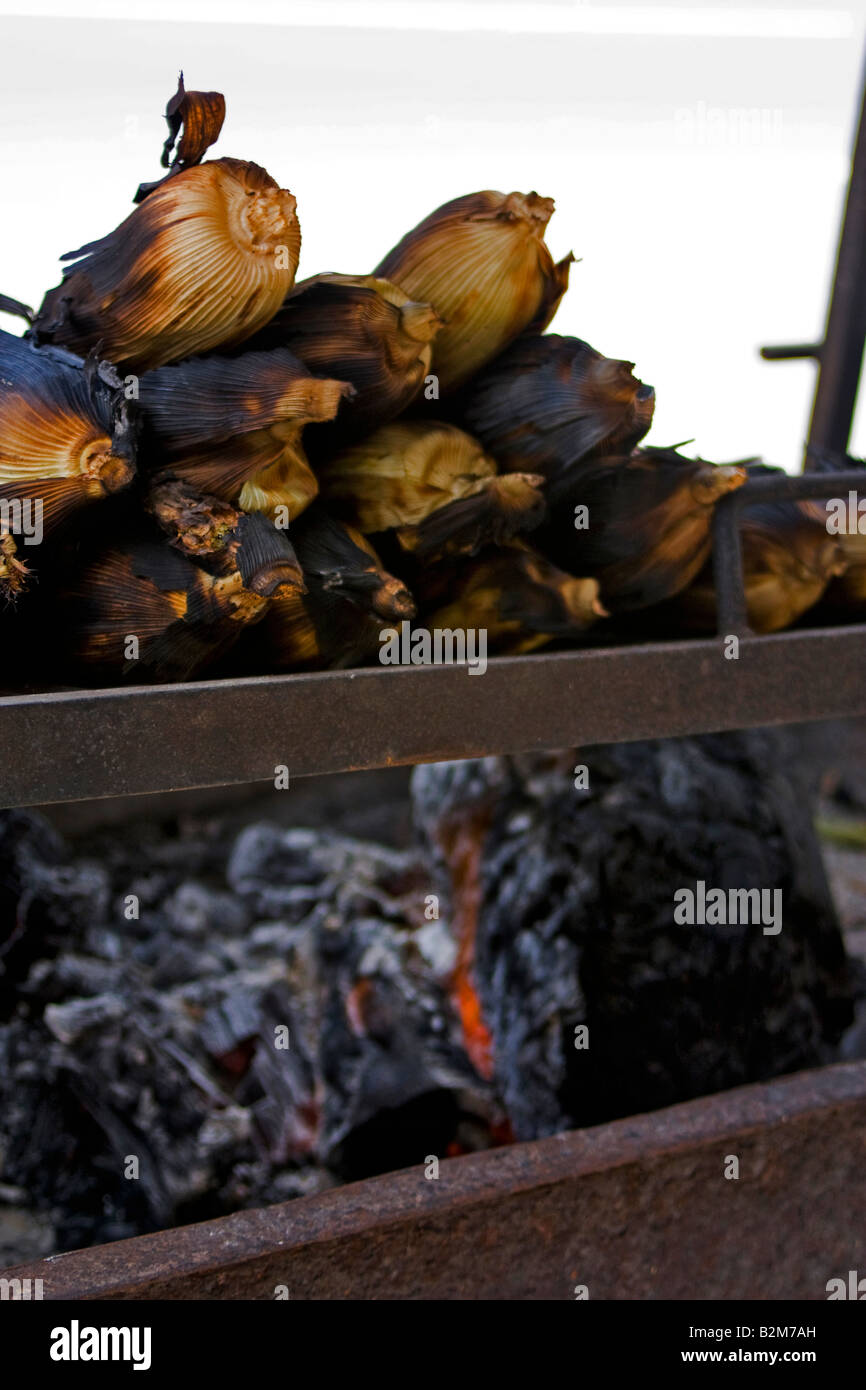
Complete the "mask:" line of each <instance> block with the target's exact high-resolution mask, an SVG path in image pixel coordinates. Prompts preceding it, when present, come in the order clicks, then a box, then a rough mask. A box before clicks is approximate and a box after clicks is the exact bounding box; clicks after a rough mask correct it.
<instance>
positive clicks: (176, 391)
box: [140, 349, 354, 521]
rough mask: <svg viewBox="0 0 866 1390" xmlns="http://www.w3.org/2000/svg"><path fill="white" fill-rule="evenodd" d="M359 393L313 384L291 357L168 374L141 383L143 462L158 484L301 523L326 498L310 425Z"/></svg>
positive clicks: (197, 363) (170, 369)
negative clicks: (311, 449) (306, 440)
mask: <svg viewBox="0 0 866 1390" xmlns="http://www.w3.org/2000/svg"><path fill="white" fill-rule="evenodd" d="M353 389H354V388H353V387H352V386H351V385H350V384H349V383H348V382H344V381H332V380H329V379H326V378H322V377H315V376H311V375H310V374H309V372H308V370H307V368H306V367H305V366H304V365H303V364H302V363H301V362H299V361H298V360H297V358H296V357H294V356H293V355H292V353H290V352H288V351H287V350H286V349H276V350H274V351H271V352H251V353H244V354H243V355H242V356H240V357H237V358H222V357H199V358H191V359H190V360H189V361H187V362H181V363H179V364H178V365H177V366H167V367H162V368H160V369H159V370H157V371H153V372H148V373H146V374H145V375H144V376H143V377H142V378H141V383H140V404H141V410H142V415H143V421H144V438H143V447H144V456H145V458H146V461H147V462H148V464H149V466H150V467H151V469H153V470H154V472H155V477H156V479H157V481H166V480H168V479H172V478H174V479H180V480H183V481H185V482H188V483H189V484H191V485H192V486H193V487H194V488H197V489H198V490H199V491H201V492H205V493H210V494H213V495H214V496H215V497H219V498H221V499H222V500H223V501H226V502H230V503H233V504H236V505H238V506H239V507H240V508H241V509H242V510H243V511H249V512H253V511H257V512H259V511H260V512H265V513H266V514H267V515H269V516H271V517H272V518H273V519H275V520H277V521H281V520H285V521H288V520H294V518H295V517H296V516H298V515H299V514H300V512H302V511H303V509H304V507H306V506H307V505H308V504H309V502H311V501H312V499H313V498H314V497H315V496H316V493H317V491H318V483H317V481H316V478H315V476H314V474H313V472H312V470H311V468H310V466H309V462H308V460H307V457H306V454H305V452H304V447H303V443H302V432H303V430H304V427H305V426H306V425H308V424H311V423H312V422H314V421H322V420H330V419H332V418H333V417H334V415H335V414H336V412H337V409H338V407H339V405H340V402H341V401H342V400H343V399H344V398H345V397H347V396H350V395H351V394H352V392H353ZM282 508H285V509H286V511H285V516H282V515H281V511H280V509H282Z"/></svg>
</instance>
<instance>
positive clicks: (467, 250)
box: [374, 190, 570, 391]
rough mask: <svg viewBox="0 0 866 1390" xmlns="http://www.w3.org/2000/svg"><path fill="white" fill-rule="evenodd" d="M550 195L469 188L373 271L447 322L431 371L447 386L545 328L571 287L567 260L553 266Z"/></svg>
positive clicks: (427, 219)
mask: <svg viewBox="0 0 866 1390" xmlns="http://www.w3.org/2000/svg"><path fill="white" fill-rule="evenodd" d="M553 210H554V203H553V199H552V198H541V197H539V195H538V194H537V193H496V192H493V191H491V190H487V191H485V192H483V193H469V194H467V195H466V196H465V197H462V198H455V199H454V200H453V201H452V202H450V203H445V204H444V205H443V206H442V207H440V208H438V209H437V210H436V212H433V213H431V214H430V216H429V217H425V218H424V220H423V222H419V224H418V226H417V227H415V228H413V230H412V231H411V232H408V233H407V235H406V236H404V237H403V240H402V241H400V242H399V243H398V244H397V245H396V246H395V247H394V249H393V250H392V251H389V252H388V255H387V256H386V257H385V259H384V260H383V261H381V262H380V264H379V265H378V266H377V268H376V270H375V272H374V274H376V275H383V276H385V277H386V278H387V279H389V280H393V281H394V283H395V284H396V285H399V286H400V288H401V290H404V291H405V293H406V294H408V295H411V296H412V298H413V299H416V300H422V301H424V302H426V303H429V304H432V305H433V308H434V309H435V310H436V312H437V314H440V315H441V317H442V318H443V319H444V320H445V327H444V328H443V329H442V330H441V332H440V333H439V334H438V336H437V338H436V341H435V343H434V347H433V372H434V374H435V375H436V376H437V377H438V381H439V387H440V389H441V390H442V391H452V390H454V388H455V387H457V386H460V385H462V383H463V382H465V381H467V380H468V379H469V377H471V376H473V375H474V374H475V373H476V372H477V371H479V370H480V369H481V368H482V367H483V366H485V365H486V363H488V362H490V361H491V360H492V359H493V358H494V357H496V356H497V355H498V354H499V353H500V352H502V350H503V349H504V348H506V347H507V346H508V344H509V343H510V342H512V341H513V340H514V339H515V338H516V337H517V336H518V334H519V333H522V332H524V330H525V329H526V328H528V327H529V325H530V324H532V323H534V322H541V323H544V325H545V326H546V325H547V323H549V322H550V319H551V318H552V317H553V313H554V312H555V311H556V307H557V305H558V303H559V300H560V299H561V298H562V295H563V294H564V293H565V287H566V285H567V284H568V267H569V265H570V258H566V260H565V261H561V262H560V263H559V265H558V266H557V265H554V261H553V257H552V256H551V254H550V252H549V250H548V249H547V245H546V244H545V241H544V233H545V229H546V227H547V224H548V222H549V221H550V218H551V217H552V215H553Z"/></svg>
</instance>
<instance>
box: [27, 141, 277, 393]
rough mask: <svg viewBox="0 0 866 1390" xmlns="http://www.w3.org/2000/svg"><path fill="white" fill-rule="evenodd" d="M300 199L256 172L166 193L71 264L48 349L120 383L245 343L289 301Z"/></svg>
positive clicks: (222, 173)
mask: <svg viewBox="0 0 866 1390" xmlns="http://www.w3.org/2000/svg"><path fill="white" fill-rule="evenodd" d="M300 246H301V233H300V228H299V225H298V219H297V216H296V214H295V199H294V197H293V196H292V194H291V193H289V192H288V190H287V189H284V188H280V187H279V186H278V185H277V184H276V183H275V182H274V180H273V179H272V178H271V176H270V174H268V173H267V172H266V171H265V170H264V169H262V168H260V167H259V165H258V164H250V163H246V162H245V161H243V160H240V159H217V160H212V161H209V162H207V163H205V164H198V165H195V166H194V167H192V168H188V169H182V170H181V171H180V172H179V173H177V174H173V175H172V176H171V177H170V178H168V179H166V180H164V181H163V182H161V183H160V184H159V185H158V186H157V187H156V188H154V189H153V191H152V192H150V193H148V195H147V196H146V197H145V199H144V201H143V202H142V203H141V204H140V205H139V206H138V207H137V208H136V209H135V210H134V212H132V213H130V215H129V217H127V218H126V220H125V221H124V222H121V224H120V226H119V227H117V228H116V230H115V231H113V232H111V233H109V235H108V236H106V237H103V238H102V240H100V241H93V242H91V243H90V244H89V245H87V246H82V247H81V248H80V249H79V250H78V251H70V252H68V253H67V254H66V255H65V256H63V257H62V259H63V260H64V261H68V262H70V263H71V264H70V265H69V266H68V268H67V270H66V271H65V273H64V277H63V280H62V282H61V284H59V285H58V286H57V287H56V288H55V289H53V290H50V291H49V292H48V294H47V295H46V296H45V299H44V300H43V302H42V307H41V308H40V310H39V313H38V315H37V316H36V319H35V322H34V332H35V333H36V334H37V336H38V339H39V341H40V342H50V343H58V344H60V345H61V346H63V347H67V348H70V349H72V350H73V351H74V352H79V353H86V352H89V351H90V350H91V349H92V348H93V347H94V346H95V345H96V344H97V343H100V344H101V352H102V353H103V354H104V355H105V356H106V357H108V358H109V359H110V360H111V361H112V362H114V363H115V364H116V365H117V366H118V368H119V369H120V370H121V371H123V372H131V373H138V372H145V371H150V370H152V369H153V368H154V367H159V366H162V365H163V364H164V363H167V362H176V361H178V360H179V359H181V358H183V357H190V356H192V355H194V354H197V353H204V352H208V351H210V350H211V349H212V348H217V347H220V346H223V345H232V344H235V343H239V342H242V341H243V340H244V339H245V338H249V337H251V336H252V334H253V333H255V331H256V330H257V329H258V328H261V327H262V326H263V325H264V324H265V323H267V321H268V320H269V319H270V318H272V317H273V315H274V314H275V313H276V312H277V310H278V309H279V307H280V305H281V304H282V302H283V300H284V298H285V296H286V294H287V293H288V291H289V290H290V289H291V287H292V284H293V283H294V279H295V271H296V269H297V265H298V257H299V255H300Z"/></svg>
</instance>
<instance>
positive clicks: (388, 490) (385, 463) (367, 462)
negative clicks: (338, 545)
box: [320, 420, 496, 534]
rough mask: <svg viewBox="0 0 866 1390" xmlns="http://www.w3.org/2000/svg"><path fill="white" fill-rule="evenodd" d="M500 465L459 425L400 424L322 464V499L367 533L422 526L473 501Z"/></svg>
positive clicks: (383, 430) (372, 435) (386, 427)
mask: <svg viewBox="0 0 866 1390" xmlns="http://www.w3.org/2000/svg"><path fill="white" fill-rule="evenodd" d="M495 476H496V464H495V463H494V461H493V459H492V458H490V457H489V455H487V454H485V452H484V450H483V449H482V448H481V445H480V444H479V443H478V441H477V440H476V439H473V438H472V436H471V435H468V434H466V433H465V431H463V430H460V429H458V428H457V427H456V426H455V425H448V424H439V423H437V424H428V423H426V422H425V421H422V420H397V421H395V422H394V423H393V424H390V425H383V426H382V428H381V429H378V430H376V431H375V432H374V433H373V434H371V435H370V436H369V437H368V438H367V439H364V440H363V441H362V442H361V443H360V444H356V445H353V446H352V447H351V448H349V449H346V450H344V451H343V452H342V453H340V454H338V455H337V457H336V458H334V459H331V460H329V461H328V462H327V463H326V464H324V465H323V466H322V469H321V473H320V477H321V484H322V495H323V497H324V499H325V500H326V501H327V502H328V503H329V504H331V505H332V506H333V508H334V510H335V511H336V512H337V514H338V515H339V516H341V517H342V518H343V519H344V520H346V521H349V522H351V524H352V525H353V526H356V527H357V528H358V530H359V531H363V532H366V533H368V534H370V533H375V532H377V531H387V530H390V529H391V528H392V527H400V526H417V525H418V524H419V523H420V522H422V521H423V520H424V519H425V517H428V516H429V515H430V514H431V512H433V511H435V510H436V509H437V508H438V507H442V506H444V505H445V504H446V503H448V502H454V501H456V500H457V499H458V498H464V497H471V496H473V495H474V494H475V493H477V492H480V491H481V490H482V489H483V488H484V486H485V484H486V483H487V482H488V481H489V480H490V479H492V478H495Z"/></svg>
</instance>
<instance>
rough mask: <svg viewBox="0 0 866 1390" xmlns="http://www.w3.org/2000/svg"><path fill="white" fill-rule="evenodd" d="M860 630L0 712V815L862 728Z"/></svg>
mask: <svg viewBox="0 0 866 1390" xmlns="http://www.w3.org/2000/svg"><path fill="white" fill-rule="evenodd" d="M864 676H866V625H858V626H853V627H842V628H827V629H816V630H813V631H798V632H793V633H782V634H779V635H777V636H771V637H746V638H744V639H743V640H742V641H741V643H740V651H739V658H738V659H737V660H727V659H726V658H725V654H724V644H723V641H722V640H721V639H720V638H712V639H708V640H699V641H687V642H659V643H654V644H652V645H646V646H624V647H611V648H590V649H586V650H582V651H574V652H555V653H551V654H543V653H540V654H537V655H533V656H522V657H502V658H498V659H494V660H492V661H491V662H490V663H489V665H488V668H487V671H486V672H485V673H484V674H483V675H479V676H472V675H470V674H469V673H468V671H467V669H466V667H462V666H427V667H420V666H417V667H408V666H407V667H390V668H387V669H386V668H378V669H372V668H371V669H365V670H359V671H328V672H321V673H317V674H313V675H290V676H259V677H252V678H248V679H243V680H223V681H220V680H215V681H197V682H193V683H189V684H183V685H175V686H140V687H135V688H130V689H124V690H101V691H74V692H70V693H60V694H49V695H20V696H19V695H16V696H9V697H6V698H4V699H0V806H27V805H39V804H45V803H51V802H60V801H80V800H86V799H89V798H99V797H111V796H124V795H131V794H136V793H145V792H157V791H176V790H180V789H184V788H193V787H218V786H229V785H231V784H233V783H239V782H257V781H267V780H272V779H273V778H274V770H275V768H276V767H277V766H282V765H284V766H286V767H287V768H288V769H289V776H290V778H291V777H295V776H298V777H302V776H308V775H312V774H314V773H327V772H346V771H356V770H360V769H366V768H375V767H389V766H394V765H399V764H411V763H418V762H432V761H436V760H442V759H451V758H469V757H477V756H480V755H484V754H490V753H505V752H510V753H514V752H521V751H529V750H541V749H552V748H568V747H570V746H572V745H574V744H589V743H620V742H629V741H631V740H635V739H644V738H669V737H677V736H680V735H684V734H694V733H699V732H705V731H717V730H723V729H734V728H750V727H758V726H761V725H765V724H783V723H791V722H805V721H808V720H814V719H832V718H836V717H842V716H846V715H852V714H859V713H864V712H866V679H864Z"/></svg>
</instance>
